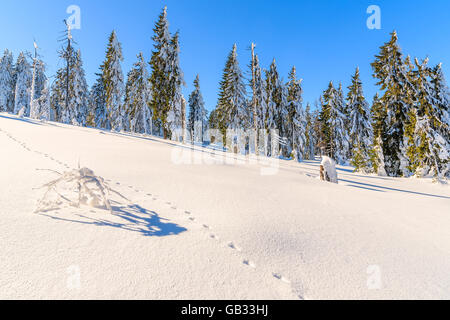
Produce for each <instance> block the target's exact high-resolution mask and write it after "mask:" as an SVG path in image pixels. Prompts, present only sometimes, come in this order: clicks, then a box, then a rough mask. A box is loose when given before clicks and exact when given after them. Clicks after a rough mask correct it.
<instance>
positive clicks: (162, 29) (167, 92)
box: [150, 7, 173, 139]
mask: <svg viewBox="0 0 450 320" xmlns="http://www.w3.org/2000/svg"><path fill="white" fill-rule="evenodd" d="M153 31H154V33H155V34H154V36H153V38H152V39H153V41H154V50H153V51H152V56H151V59H150V65H151V67H152V74H151V76H150V83H151V87H152V99H151V107H152V108H153V112H154V115H155V118H157V119H158V120H159V121H160V123H159V130H162V131H163V136H164V138H165V139H166V138H167V137H168V136H169V128H168V124H167V116H168V113H169V110H170V107H171V86H170V78H171V76H170V72H171V70H172V66H171V63H170V56H171V52H172V50H173V48H172V43H171V40H172V39H171V36H170V33H169V22H168V21H167V7H164V10H163V12H162V13H161V14H160V15H159V19H158V21H157V22H156V24H155V27H154V28H153Z"/></svg>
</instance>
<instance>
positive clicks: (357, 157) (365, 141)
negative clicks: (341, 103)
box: [347, 68, 372, 172]
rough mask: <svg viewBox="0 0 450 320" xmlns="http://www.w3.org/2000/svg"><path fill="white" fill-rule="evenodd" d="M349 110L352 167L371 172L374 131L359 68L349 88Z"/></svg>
mask: <svg viewBox="0 0 450 320" xmlns="http://www.w3.org/2000/svg"><path fill="white" fill-rule="evenodd" d="M348 89H349V91H348V94H347V110H348V113H349V131H350V146H351V150H352V151H351V154H352V161H351V163H352V165H353V166H354V167H355V170H357V171H360V170H361V171H364V172H368V171H370V167H371V164H370V155H369V150H370V145H371V138H372V130H371V126H370V120H369V116H370V115H369V106H368V103H367V101H366V99H365V98H364V94H363V89H362V83H361V79H360V75H359V68H356V71H355V74H354V75H353V76H352V84H351V85H350V86H349V87H348Z"/></svg>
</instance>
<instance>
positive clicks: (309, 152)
mask: <svg viewBox="0 0 450 320" xmlns="http://www.w3.org/2000/svg"><path fill="white" fill-rule="evenodd" d="M316 144H317V137H316V136H315V133H314V116H313V114H311V106H310V104H309V103H307V104H306V108H305V149H304V152H303V157H304V158H305V159H307V160H314V155H315V151H316V150H315V149H316Z"/></svg>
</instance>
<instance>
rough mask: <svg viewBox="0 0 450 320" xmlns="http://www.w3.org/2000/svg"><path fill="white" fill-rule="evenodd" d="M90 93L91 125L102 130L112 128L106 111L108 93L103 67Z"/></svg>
mask: <svg viewBox="0 0 450 320" xmlns="http://www.w3.org/2000/svg"><path fill="white" fill-rule="evenodd" d="M96 75H97V79H96V81H95V83H94V85H93V86H92V88H91V91H90V93H89V121H88V122H89V124H90V125H91V126H93V127H96V128H100V129H107V128H111V126H110V124H109V119H108V110H107V109H106V91H105V87H104V81H103V66H101V67H100V72H99V73H97V74H96Z"/></svg>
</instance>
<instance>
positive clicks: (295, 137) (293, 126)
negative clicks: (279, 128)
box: [283, 67, 306, 161]
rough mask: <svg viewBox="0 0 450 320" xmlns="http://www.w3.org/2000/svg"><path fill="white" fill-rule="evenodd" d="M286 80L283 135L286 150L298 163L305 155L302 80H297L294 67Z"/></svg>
mask: <svg viewBox="0 0 450 320" xmlns="http://www.w3.org/2000/svg"><path fill="white" fill-rule="evenodd" d="M288 79H289V82H288V83H287V84H286V87H287V93H288V95H287V104H286V107H287V114H286V116H287V117H286V119H283V123H284V127H285V129H284V134H285V136H286V138H287V141H288V146H287V148H288V150H291V151H292V152H293V153H294V158H295V159H297V160H298V161H300V160H302V159H303V158H304V157H305V154H306V116H305V112H304V110H303V106H302V101H303V99H302V93H303V90H302V87H301V83H302V80H301V79H297V74H296V69H295V67H292V69H291V71H290V72H289V76H288Z"/></svg>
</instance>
